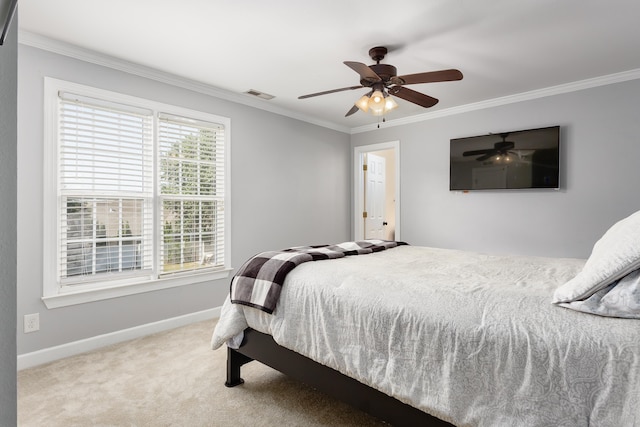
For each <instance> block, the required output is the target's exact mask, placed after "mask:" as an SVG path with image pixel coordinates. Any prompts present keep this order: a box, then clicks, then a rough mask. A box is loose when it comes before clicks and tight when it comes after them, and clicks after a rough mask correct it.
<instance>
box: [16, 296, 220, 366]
mask: <svg viewBox="0 0 640 427" xmlns="http://www.w3.org/2000/svg"><path fill="white" fill-rule="evenodd" d="M221 308H222V307H216V308H212V309H209V310H203V311H198V312H196V313H190V314H185V315H184V316H178V317H172V318H171V319H165V320H160V321H158V322H153V323H147V324H145V325H140V326H136V327H133V328H129V329H123V330H121V331H116V332H111V333H108V334H104V335H98V336H95V337H91V338H86V339H83V340H79V341H74V342H70V343H67V344H62V345H58V346H55V347H50V348H45V349H42V350H38V351H34V352H32V353H26V354H20V355H18V371H20V370H23V369H27V368H32V367H34V366H38V365H42V364H44V363H49V362H53V361H55V360H59V359H63V358H65V357H69V356H74V355H76V354H80V353H85V352H87V351H91V350H95V349H97V348H100V347H105V346H107V345H111V344H117V343H119V342H123V341H128V340H132V339H134V338H139V337H143V336H146V335H151V334H155V333H157V332H162V331H167V330H169V329H174V328H178V327H180V326H185V325H189V324H191V323H196V322H200V321H203V320H208V319H216V318H218V317H220V310H221ZM211 332H212V333H213V331H211Z"/></svg>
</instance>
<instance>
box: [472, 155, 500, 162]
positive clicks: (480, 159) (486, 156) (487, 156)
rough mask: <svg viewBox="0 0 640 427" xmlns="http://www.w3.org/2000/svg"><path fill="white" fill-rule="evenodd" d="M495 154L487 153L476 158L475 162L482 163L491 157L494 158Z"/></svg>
mask: <svg viewBox="0 0 640 427" xmlns="http://www.w3.org/2000/svg"><path fill="white" fill-rule="evenodd" d="M496 154H498V153H487V154H485V155H484V156H480V157H478V158H477V159H476V160H477V161H479V162H482V161H484V160H487V159H490V158H491V157H493V156H495V155H496Z"/></svg>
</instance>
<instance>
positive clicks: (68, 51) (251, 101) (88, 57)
mask: <svg viewBox="0 0 640 427" xmlns="http://www.w3.org/2000/svg"><path fill="white" fill-rule="evenodd" d="M18 43H20V44H22V45H25V46H31V47H35V48H37V49H42V50H46V51H49V52H53V53H57V54H59V55H64V56H68V57H71V58H75V59H79V60H81V61H85V62H89V63H93V64H97V65H102V66H104V67H109V68H112V69H114V70H120V71H124V72H126V73H129V74H133V75H137V76H141V77H145V78H148V79H151V80H155V81H159V82H162V83H167V84H170V85H173V86H177V87H181V88H184V89H189V90H193V91H196V92H199V93H203V94H206V95H211V96H215V97H216V98H220V99H224V100H227V101H231V102H235V103H238V104H243V105H247V106H249V107H253V108H258V109H261V110H265V111H269V112H272V113H275V114H279V115H282V116H286V117H291V118H293V119H297V120H301V121H304V122H307V123H311V124H314V125H317V126H322V127H325V128H328V129H333V130H336V131H339V132H345V133H349V134H351V135H353V134H357V133H362V132H368V131H372V130H375V129H377V127H378V124H377V123H372V124H368V125H364V126H359V127H354V128H349V127H346V126H342V125H339V124H337V123H332V122H328V121H324V120H319V119H317V118H314V117H311V116H308V115H304V114H300V113H299V112H296V111H292V110H288V109H285V108H281V107H277V106H275V105H273V104H269V103H267V102H266V101H264V100H261V99H260V98H256V97H253V96H251V95H246V94H238V93H235V92H231V91H227V90H224V89H221V88H218V87H215V86H211V85H206V84H203V83H200V82H197V81H194V80H190V79H186V78H184V77H179V76H176V75H173V74H170V73H165V72H162V71H159V70H156V69H153V68H150V67H145V66H143V65H140V64H136V63H133V62H129V61H125V60H122V59H118V58H115V57H111V56H108V55H103V54H99V53H97V52H94V51H91V50H88V49H83V48H81V47H78V46H75V45H72V44H69V43H65V42H62V41H59V40H54V39H51V38H48V37H44V36H41V35H38V34H35V33H31V32H28V31H24V30H18ZM635 79H640V68H636V69H633V70H628V71H623V72H620V73H614V74H609V75H605V76H600V77H594V78H590V79H585V80H580V81H577V82H570V83H565V84H561V85H556V86H551V87H548V88H543V89H537V90H533V91H529V92H523V93H518V94H514V95H508V96H503V97H500V98H494V99H489V100H485V101H480V102H475V103H471V104H466V105H460V106H458V107H452V108H446V109H442V110H435V111H430V112H428V113H424V114H417V115H415V116H410V117H404V118H401V119H396V120H389V121H387V122H385V124H384V127H392V126H401V125H405V124H409V123H417V122H423V121H426V120H431V119H436V118H440V117H446V116H452V115H456V114H462V113H466V112H469V111H475V110H482V109H485V108H492V107H497V106H501V105H507V104H512V103H514V102H521V101H528V100H532V99H537V98H543V97H546V96H553V95H558V94H563V93H567V92H575V91H579V90H583V89H589V88H593V87H597V86H605V85H609V84H613V83H620V82H625V81H628V80H635Z"/></svg>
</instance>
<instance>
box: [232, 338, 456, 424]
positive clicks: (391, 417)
mask: <svg viewBox="0 0 640 427" xmlns="http://www.w3.org/2000/svg"><path fill="white" fill-rule="evenodd" d="M253 360H257V361H259V362H261V363H264V364H265V365H267V366H270V367H272V368H274V369H276V370H278V371H280V372H282V373H283V374H286V375H288V376H290V377H292V378H295V379H296V380H298V381H301V382H304V383H306V384H308V385H310V386H312V387H313V388H315V389H317V390H319V391H321V392H323V393H325V394H327V395H330V396H332V397H335V398H337V399H339V400H341V401H343V402H345V403H347V404H350V405H351V406H354V407H356V408H358V409H360V410H362V411H364V412H366V413H368V414H371V415H373V416H374V417H376V418H379V419H381V420H383V421H386V422H388V423H390V424H391V425H393V426H407V427H409V426H410V427H415V426H427V427H430V426H434V427H452V424H449V423H447V422H445V421H442V420H440V419H438V418H435V417H433V416H431V415H429V414H427V413H426V412H423V411H420V410H419V409H416V408H414V407H413V406H410V405H407V404H406V403H403V402H400V401H399V400H397V399H395V398H393V397H391V396H389V395H387V394H385V393H382V392H381V391H378V390H376V389H374V388H371V387H369V386H367V385H365V384H362V383H361V382H359V381H357V380H355V379H353V378H350V377H348V376H346V375H343V374H341V373H340V372H338V371H336V370H334V369H331V368H329V367H327V366H324V365H322V364H320V363H318V362H315V361H313V360H311V359H309V358H307V357H305V356H302V355H301V354H299V353H296V352H294V351H292V350H289V349H287V348H284V347H281V346H280V345H278V344H277V343H276V342H275V341H274V340H273V338H272V337H271V336H270V335H267V334H263V333H261V332H258V331H255V330H253V329H247V330H245V332H244V340H243V341H242V345H241V346H240V348H239V349H238V350H233V349H231V348H227V381H226V382H225V385H226V386H227V387H234V386H237V385H239V384H242V383H244V380H243V379H242V378H241V377H240V368H241V367H242V365H244V364H246V363H249V362H251V361H253Z"/></svg>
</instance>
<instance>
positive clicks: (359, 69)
mask: <svg viewBox="0 0 640 427" xmlns="http://www.w3.org/2000/svg"><path fill="white" fill-rule="evenodd" d="M344 65H346V66H347V67H349V68H351V69H352V70H353V71H355V72H356V73H358V74H360V77H361V78H362V80H366V81H368V82H371V83H375V82H380V81H382V79H381V78H380V76H379V75H377V74H376V73H375V72H374V71H373V70H372V69H371V68H369V66H368V65H366V64H363V63H362V62H352V61H344Z"/></svg>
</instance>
